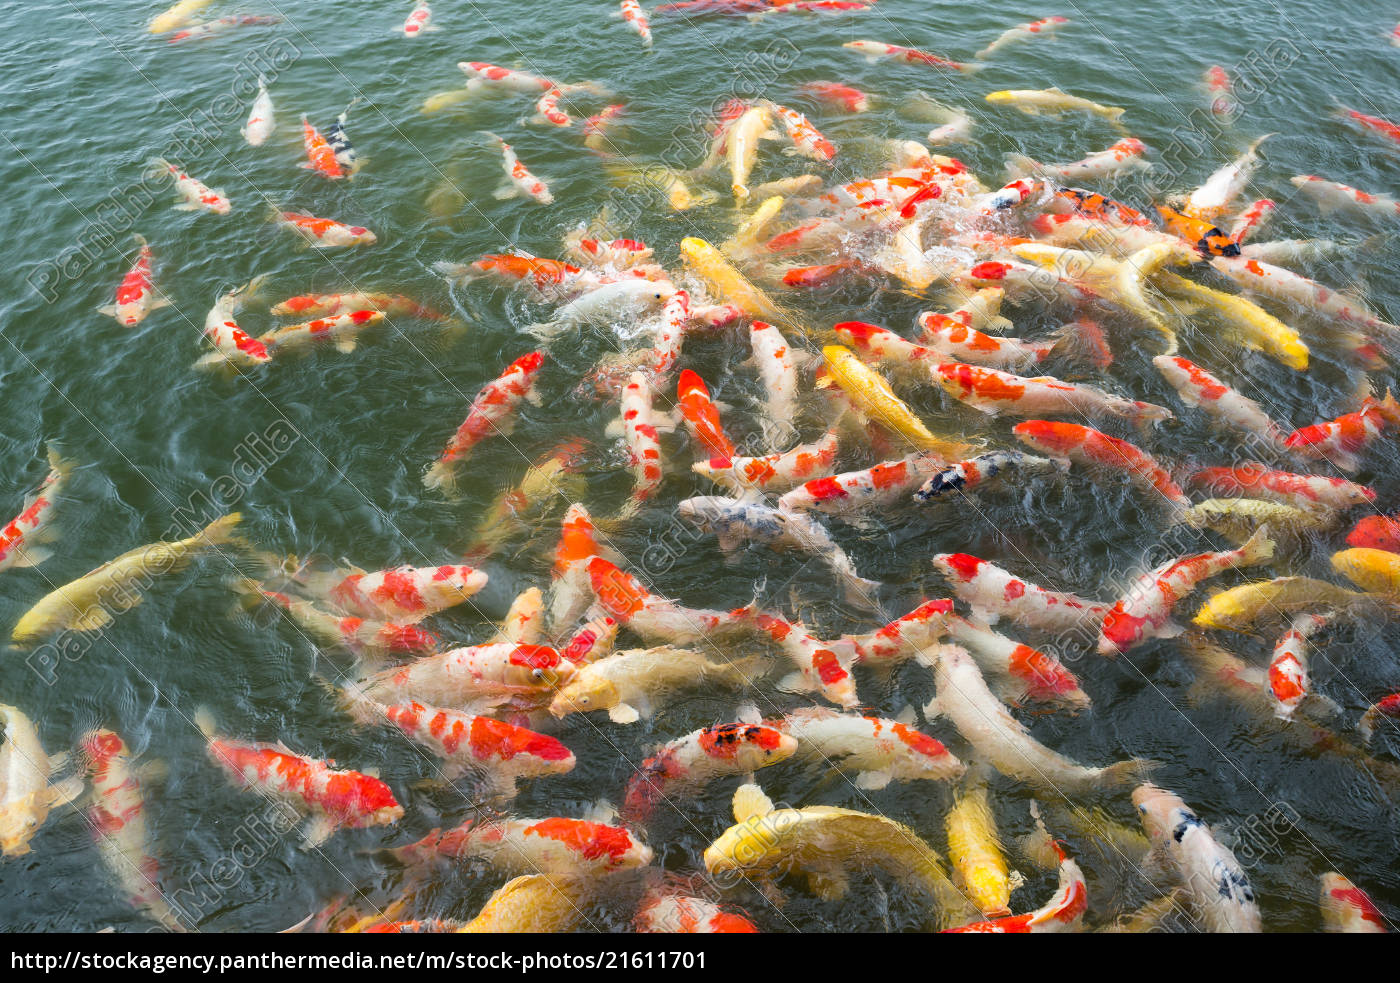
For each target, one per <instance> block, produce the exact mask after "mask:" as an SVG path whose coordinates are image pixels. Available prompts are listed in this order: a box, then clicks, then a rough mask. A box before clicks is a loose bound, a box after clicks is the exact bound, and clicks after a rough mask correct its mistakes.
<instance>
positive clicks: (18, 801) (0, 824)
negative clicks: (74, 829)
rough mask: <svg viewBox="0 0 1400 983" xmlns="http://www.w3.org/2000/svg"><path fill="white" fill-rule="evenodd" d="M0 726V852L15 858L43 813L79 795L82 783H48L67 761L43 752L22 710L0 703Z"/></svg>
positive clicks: (75, 779) (26, 848)
mask: <svg viewBox="0 0 1400 983" xmlns="http://www.w3.org/2000/svg"><path fill="white" fill-rule="evenodd" d="M0 722H3V723H4V725H5V743H4V744H3V745H0V853H3V855H4V856H6V857H21V856H24V855H25V854H27V853H28V852H29V849H30V848H29V843H30V841H31V840H32V839H33V838H34V835H35V834H36V833H38V832H39V829H40V827H42V826H43V825H44V821H45V820H46V819H48V817H49V813H50V812H52V811H53V810H54V809H56V808H58V807H59V806H61V805H65V804H66V803H68V802H71V801H73V799H75V798H77V797H78V796H79V795H81V794H82V792H83V780H82V778H81V777H79V776H77V775H73V776H70V777H68V778H66V779H64V780H62V781H58V782H50V777H51V776H52V774H53V772H55V771H57V770H58V769H59V768H61V767H62V766H63V765H64V763H65V762H66V760H67V757H68V756H67V755H66V754H56V755H53V756H52V757H50V756H49V755H48V754H46V753H45V752H44V746H43V744H42V743H41V742H40V740H39V731H38V730H37V729H36V728H35V726H34V721H32V720H30V719H29V717H27V716H26V715H25V713H24V711H23V710H20V709H19V708H18V707H13V706H8V705H5V704H0Z"/></svg>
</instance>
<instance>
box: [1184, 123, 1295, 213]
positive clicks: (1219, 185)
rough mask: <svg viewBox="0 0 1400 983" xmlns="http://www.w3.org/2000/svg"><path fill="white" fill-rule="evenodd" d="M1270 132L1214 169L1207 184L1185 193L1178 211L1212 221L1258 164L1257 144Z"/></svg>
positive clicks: (1237, 192) (1233, 198)
mask: <svg viewBox="0 0 1400 983" xmlns="http://www.w3.org/2000/svg"><path fill="white" fill-rule="evenodd" d="M1273 135H1274V134H1272V133H1266V134H1265V135H1264V136H1262V137H1259V138H1258V139H1257V140H1255V141H1254V142H1253V143H1251V144H1250V145H1249V149H1248V150H1246V151H1245V152H1244V153H1243V154H1241V155H1240V156H1239V157H1237V158H1235V159H1234V160H1232V161H1231V162H1230V163H1228V164H1226V165H1225V166H1224V167H1222V168H1220V169H1219V170H1217V171H1216V172H1215V173H1214V174H1212V175H1211V176H1210V177H1209V178H1207V179H1206V183H1205V184H1203V185H1201V186H1200V187H1199V188H1197V189H1196V190H1195V191H1192V192H1191V193H1190V194H1188V195H1187V196H1186V203H1185V204H1184V205H1183V206H1182V208H1181V210H1182V211H1183V212H1185V213H1186V214H1187V215H1190V216H1192V217H1193V218H1201V219H1205V220H1206V221H1208V222H1213V221H1214V220H1215V219H1216V218H1217V217H1219V216H1220V215H1221V214H1223V213H1224V212H1225V210H1226V209H1227V208H1229V206H1230V203H1231V202H1233V201H1234V200H1235V199H1236V198H1238V197H1239V196H1240V192H1242V191H1244V188H1245V185H1247V184H1248V183H1249V180H1250V178H1252V177H1253V176H1254V172H1255V170H1257V169H1258V167H1259V145H1260V144H1262V143H1263V142H1264V141H1265V140H1267V139H1269V137H1271V136H1273Z"/></svg>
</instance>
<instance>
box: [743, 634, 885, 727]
mask: <svg viewBox="0 0 1400 983" xmlns="http://www.w3.org/2000/svg"><path fill="white" fill-rule="evenodd" d="M748 618H749V620H750V622H751V623H752V624H753V625H754V626H755V627H757V628H758V629H759V630H760V631H762V632H765V633H766V634H767V635H768V637H769V638H771V639H772V640H773V642H774V643H775V644H777V646H778V647H779V648H781V649H782V651H783V654H784V655H786V656H787V658H788V661H790V662H791V663H792V665H793V669H794V671H793V672H792V673H791V674H789V675H787V676H785V677H783V679H782V680H781V681H779V683H778V688H779V689H780V690H784V691H787V692H790V693H820V694H821V695H822V697H823V698H824V699H827V700H830V701H831V702H832V703H835V704H836V705H837V706H842V707H847V708H850V707H854V706H856V705H857V704H858V703H859V702H860V698H859V697H858V696H857V695H856V680H855V677H854V676H852V675H851V672H850V669H849V665H850V663H851V662H852V661H853V659H854V656H855V650H854V646H852V645H850V644H849V643H842V642H824V641H821V640H820V639H818V638H816V637H815V636H814V635H812V634H811V632H809V631H807V629H806V628H804V627H803V626H802V625H800V624H794V623H793V622H790V621H788V620H787V619H786V618H783V617H781V616H780V615H776V614H767V613H765V612H763V611H754V612H751V613H749V614H748ZM843 656H844V660H843Z"/></svg>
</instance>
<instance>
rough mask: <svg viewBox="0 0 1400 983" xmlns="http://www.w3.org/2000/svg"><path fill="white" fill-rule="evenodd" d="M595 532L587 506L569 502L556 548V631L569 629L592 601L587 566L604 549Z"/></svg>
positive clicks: (553, 617) (551, 614) (553, 591)
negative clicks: (601, 547)
mask: <svg viewBox="0 0 1400 983" xmlns="http://www.w3.org/2000/svg"><path fill="white" fill-rule="evenodd" d="M596 532H597V530H596V529H595V528H594V526H593V518H592V516H590V515H589V514H588V509H586V508H584V507H583V505H581V504H579V503H577V502H575V503H573V504H572V505H570V506H569V509H568V511H567V512H565V513H564V519H563V521H562V522H561V524H560V535H559V544H558V545H557V546H556V547H555V550H554V570H553V574H552V576H553V581H552V585H551V588H550V590H551V597H550V603H549V623H550V627H551V628H552V629H553V631H554V632H555V633H556V634H557V633H560V632H563V631H566V630H568V629H569V628H570V627H571V626H572V625H573V624H575V623H576V622H577V621H578V620H579V618H581V617H583V613H584V612H585V611H586V610H588V606H589V605H590V604H592V603H593V590H592V587H591V586H590V585H589V579H588V569H587V566H588V561H589V560H591V559H592V558H593V557H595V556H598V555H600V552H601V550H600V547H599V545H598V541H597V539H596ZM572 661H574V662H577V661H579V660H578V659H573V660H572Z"/></svg>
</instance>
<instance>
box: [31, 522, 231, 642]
mask: <svg viewBox="0 0 1400 983" xmlns="http://www.w3.org/2000/svg"><path fill="white" fill-rule="evenodd" d="M240 518H242V516H241V515H240V514H239V513H237V512H233V513H230V514H229V515H226V516H224V517H222V518H220V519H215V520H214V521H213V522H211V523H209V525H208V526H206V527H205V528H204V529H203V530H201V531H200V532H197V533H195V534H194V535H193V536H191V537H189V538H188V539H181V540H177V541H175V542H169V543H167V542H159V543H151V544H149V545H147V546H138V547H136V549H134V550H128V551H127V552H125V553H123V554H122V555H121V556H119V557H117V558H116V559H115V560H111V561H109V562H107V563H104V564H103V565H102V566H100V567H98V568H97V569H96V570H93V571H92V572H90V573H86V574H84V575H83V576H81V577H79V578H78V579H77V580H75V581H73V582H72V583H68V584H64V585H63V586H62V587H60V588H58V589H57V590H55V591H52V592H50V593H49V594H47V595H45V596H44V597H43V598H42V599H41V600H40V601H39V603H38V604H36V605H34V606H33V607H32V608H30V609H29V610H28V611H26V612H25V613H24V616H23V617H21V618H20V619H19V623H18V624H16V625H15V629H14V632H13V633H12V635H11V637H12V638H13V639H14V640H15V641H16V642H18V643H20V644H27V643H31V642H35V641H37V640H38V639H40V638H42V637H44V636H45V635H49V634H52V633H53V632H56V631H61V630H64V629H72V630H74V631H96V630H97V629H99V628H105V627H107V625H110V624H111V623H112V615H113V613H116V614H120V613H122V612H123V611H129V610H131V609H132V608H134V607H136V606H137V605H138V604H140V603H141V601H142V600H143V597H142V594H141V592H142V591H143V590H145V589H146V587H148V586H149V584H150V582H151V580H152V579H153V578H154V577H157V576H160V575H161V574H166V573H173V572H175V571H177V570H179V569H181V568H182V567H184V566H185V565H186V564H187V563H189V561H190V560H191V559H192V558H193V557H194V556H196V555H197V554H199V553H201V552H203V551H204V550H210V549H216V548H218V547H219V546H222V545H225V544H227V543H231V542H234V540H235V537H234V535H233V529H234V527H235V526H236V525H238V521H239V519H240Z"/></svg>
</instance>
